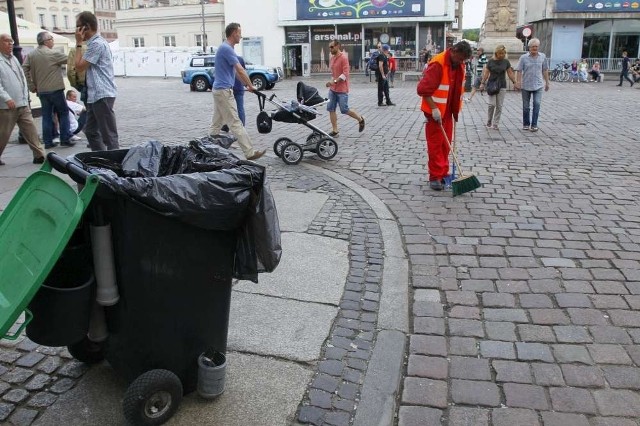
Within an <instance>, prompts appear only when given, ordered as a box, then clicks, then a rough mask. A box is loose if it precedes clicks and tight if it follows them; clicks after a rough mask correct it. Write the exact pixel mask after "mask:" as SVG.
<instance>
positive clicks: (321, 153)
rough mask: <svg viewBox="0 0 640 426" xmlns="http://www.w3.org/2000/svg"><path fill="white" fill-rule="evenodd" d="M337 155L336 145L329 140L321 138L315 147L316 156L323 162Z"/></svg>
mask: <svg viewBox="0 0 640 426" xmlns="http://www.w3.org/2000/svg"><path fill="white" fill-rule="evenodd" d="M337 153H338V144H337V143H336V141H334V140H333V139H331V138H322V139H320V140H319V141H318V144H317V145H316V154H318V157H320V158H322V159H323V160H331V159H332V158H333V157H335V156H336V154H337Z"/></svg>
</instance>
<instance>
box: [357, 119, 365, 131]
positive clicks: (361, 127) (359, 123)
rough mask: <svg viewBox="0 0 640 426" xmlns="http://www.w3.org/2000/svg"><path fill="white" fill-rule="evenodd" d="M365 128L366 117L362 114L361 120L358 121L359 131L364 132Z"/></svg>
mask: <svg viewBox="0 0 640 426" xmlns="http://www.w3.org/2000/svg"><path fill="white" fill-rule="evenodd" d="M363 130H364V117H363V116H360V121H358V131H359V132H360V133H362V131H363Z"/></svg>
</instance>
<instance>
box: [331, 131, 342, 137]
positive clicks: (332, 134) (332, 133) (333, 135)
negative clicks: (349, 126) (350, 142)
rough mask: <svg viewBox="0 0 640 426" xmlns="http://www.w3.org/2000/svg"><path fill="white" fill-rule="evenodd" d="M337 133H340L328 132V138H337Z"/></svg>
mask: <svg viewBox="0 0 640 426" xmlns="http://www.w3.org/2000/svg"><path fill="white" fill-rule="evenodd" d="M339 133H340V132H333V131H332V132H329V136H331V137H332V138H337V137H338V134H339Z"/></svg>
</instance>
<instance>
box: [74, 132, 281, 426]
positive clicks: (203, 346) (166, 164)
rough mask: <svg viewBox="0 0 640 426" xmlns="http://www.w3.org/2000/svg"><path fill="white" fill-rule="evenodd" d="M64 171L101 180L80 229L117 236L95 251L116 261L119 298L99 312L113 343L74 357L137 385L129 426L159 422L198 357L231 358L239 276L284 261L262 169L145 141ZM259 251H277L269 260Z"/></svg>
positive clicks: (128, 409) (193, 379)
mask: <svg viewBox="0 0 640 426" xmlns="http://www.w3.org/2000/svg"><path fill="white" fill-rule="evenodd" d="M69 161H70V162H71V163H75V164H80V165H82V167H84V168H85V169H86V170H88V171H90V172H91V173H94V174H97V175H99V176H100V185H99V186H98V189H97V191H96V194H95V195H94V198H93V200H92V202H91V205H90V208H89V209H88V210H87V213H86V219H87V220H86V221H85V224H86V225H85V226H88V227H97V226H108V227H109V228H110V240H111V241H110V246H111V247H112V253H97V252H96V251H94V263H98V262H97V260H99V259H96V256H102V255H105V256H109V255H112V258H113V266H114V271H115V275H114V277H113V279H114V281H115V285H116V286H117V294H118V297H117V299H114V300H116V301H115V302H114V303H108V304H105V305H107V306H104V307H103V309H104V314H105V318H106V329H107V337H106V340H105V341H104V342H101V343H100V344H96V342H91V339H87V340H85V341H84V342H81V344H79V345H76V346H75V347H74V348H73V349H74V352H72V354H73V355H74V356H75V357H76V358H78V359H80V360H91V361H97V360H99V359H101V358H102V357H104V358H106V360H107V361H108V362H109V364H110V365H111V366H112V367H113V369H114V370H115V371H116V372H117V373H118V374H120V375H122V376H123V377H124V378H125V379H126V380H127V381H129V382H130V385H129V387H128V389H127V392H126V394H125V396H124V400H123V408H124V414H125V416H126V417H127V419H128V421H129V422H130V423H132V424H161V423H163V422H164V421H166V420H168V419H169V418H170V417H171V416H172V415H173V414H174V412H175V411H176V410H177V408H178V405H179V403H180V400H181V398H182V395H183V394H184V393H189V392H192V391H194V390H196V388H197V385H198V358H199V356H200V355H201V354H203V353H204V352H206V351H209V352H211V351H214V352H218V353H221V354H224V353H226V346H227V333H228V323H229V309H230V300H231V282H232V278H233V277H238V278H244V279H253V280H254V281H255V280H256V277H257V273H258V272H270V271H271V270H273V269H274V268H275V266H276V265H277V263H278V261H279V258H280V251H279V250H280V239H279V233H280V231H279V227H278V224H277V213H276V211H275V205H274V204H273V200H272V195H271V193H270V191H269V189H268V187H267V186H266V185H265V169H264V168H263V167H262V166H259V165H258V164H256V163H252V162H248V161H244V160H239V159H237V158H236V157H235V156H233V155H232V154H230V153H229V152H228V151H226V150H224V149H218V148H216V147H205V146H203V145H200V144H192V145H191V146H189V147H182V146H179V147H176V146H172V147H163V146H161V145H159V144H157V143H149V144H147V145H144V146H140V147H134V148H132V149H130V150H115V151H104V152H88V153H82V154H77V155H76V156H75V158H73V159H70V160H69ZM132 165H134V166H132ZM134 169H135V170H134ZM198 203H205V204H202V205H198ZM265 203H266V204H265ZM265 206H266V207H267V208H265ZM258 211H262V213H259V214H256V212H258ZM265 211H269V212H268V213H267V215H269V216H270V217H268V218H267V217H266V216H265V215H264V214H263V213H264V212H265ZM265 219H266V220H265ZM266 223H268V226H265V224H266ZM260 224H262V225H260ZM260 228H268V229H262V230H261V229H260ZM94 231H95V229H92V230H91V233H92V235H94V234H95V232H94ZM267 234H268V235H267ZM258 240H259V241H258ZM95 243H96V241H94V240H93V237H92V244H95ZM261 245H266V246H270V247H271V248H273V250H271V253H270V254H269V255H264V247H260V246H261ZM107 246H108V245H107ZM251 265H253V267H251ZM239 268H240V269H241V270H239ZM96 269H98V268H97V267H96ZM96 275H97V276H96V278H97V279H98V281H100V273H98V272H96ZM100 285H101V284H100V282H98V293H100ZM70 350H71V349H70Z"/></svg>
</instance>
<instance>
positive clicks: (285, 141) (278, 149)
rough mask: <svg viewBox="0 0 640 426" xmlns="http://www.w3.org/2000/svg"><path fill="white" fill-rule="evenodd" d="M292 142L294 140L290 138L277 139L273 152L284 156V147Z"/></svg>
mask: <svg viewBox="0 0 640 426" xmlns="http://www.w3.org/2000/svg"><path fill="white" fill-rule="evenodd" d="M290 142H293V141H292V140H291V139H289V138H280V139H278V140H276V141H275V143H274V144H273V152H274V153H275V154H276V155H277V156H278V157H282V147H283V146H285V145H286V144H288V143H290Z"/></svg>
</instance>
